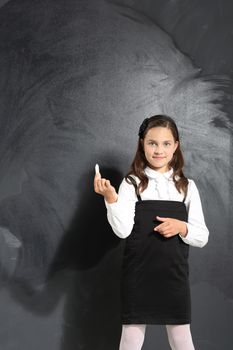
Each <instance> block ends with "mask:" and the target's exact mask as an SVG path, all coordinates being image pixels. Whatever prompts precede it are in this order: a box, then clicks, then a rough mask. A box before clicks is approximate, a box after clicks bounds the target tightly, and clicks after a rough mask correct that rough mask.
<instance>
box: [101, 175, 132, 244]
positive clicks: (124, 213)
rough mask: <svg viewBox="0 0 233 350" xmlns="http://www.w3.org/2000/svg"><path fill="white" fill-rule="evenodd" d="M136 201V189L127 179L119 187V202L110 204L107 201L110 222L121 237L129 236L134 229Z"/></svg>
mask: <svg viewBox="0 0 233 350" xmlns="http://www.w3.org/2000/svg"><path fill="white" fill-rule="evenodd" d="M136 201H137V197H136V194H135V189H134V187H133V185H130V184H128V183H127V182H126V180H125V179H124V180H123V181H122V183H121V185H120V187H119V191H118V200H117V202H115V203H111V204H109V203H107V202H106V201H105V205H106V208H107V218H108V222H109V223H110V225H111V227H112V230H113V231H114V233H115V234H116V235H117V236H118V237H120V238H126V237H128V236H129V235H130V233H131V231H132V228H133V224H134V215H135V202H136Z"/></svg>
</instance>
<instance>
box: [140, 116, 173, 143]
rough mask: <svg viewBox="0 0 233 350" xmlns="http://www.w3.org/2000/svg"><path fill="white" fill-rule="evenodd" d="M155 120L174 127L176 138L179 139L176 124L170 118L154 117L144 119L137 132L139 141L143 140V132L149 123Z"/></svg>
mask: <svg viewBox="0 0 233 350" xmlns="http://www.w3.org/2000/svg"><path fill="white" fill-rule="evenodd" d="M155 119H158V120H159V119H161V120H163V121H167V122H170V123H171V124H172V125H174V128H175V130H176V133H177V137H178V139H179V132H178V129H177V126H176V123H175V122H174V120H173V119H172V118H171V117H168V116H167V115H155V116H153V117H150V118H146V119H144V120H143V122H142V124H141V126H140V128H139V131H138V136H139V137H140V139H142V138H143V136H144V132H145V130H146V129H147V127H148V124H149V122H150V121H152V120H155Z"/></svg>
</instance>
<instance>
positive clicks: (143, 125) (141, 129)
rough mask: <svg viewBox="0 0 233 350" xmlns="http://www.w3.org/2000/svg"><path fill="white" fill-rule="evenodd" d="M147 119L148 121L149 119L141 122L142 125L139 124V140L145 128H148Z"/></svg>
mask: <svg viewBox="0 0 233 350" xmlns="http://www.w3.org/2000/svg"><path fill="white" fill-rule="evenodd" d="M149 119H150V118H146V119H144V120H143V122H142V124H141V126H140V128H139V131H138V136H139V137H140V139H142V138H143V134H144V132H145V130H146V128H147V127H148V124H149Z"/></svg>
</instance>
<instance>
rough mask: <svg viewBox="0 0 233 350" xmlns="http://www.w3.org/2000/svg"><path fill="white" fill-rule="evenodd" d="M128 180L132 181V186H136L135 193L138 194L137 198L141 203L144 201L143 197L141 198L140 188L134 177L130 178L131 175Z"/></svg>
mask: <svg viewBox="0 0 233 350" xmlns="http://www.w3.org/2000/svg"><path fill="white" fill-rule="evenodd" d="M128 178H129V179H130V181H131V184H132V185H133V186H134V188H135V193H136V196H137V198H138V200H139V201H141V200H142V199H141V196H140V194H139V192H138V186H137V182H136V180H135V179H134V178H133V177H132V176H130V175H128Z"/></svg>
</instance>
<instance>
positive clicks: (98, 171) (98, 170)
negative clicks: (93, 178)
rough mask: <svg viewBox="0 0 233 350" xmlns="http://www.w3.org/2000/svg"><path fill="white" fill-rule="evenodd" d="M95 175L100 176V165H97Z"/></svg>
mask: <svg viewBox="0 0 233 350" xmlns="http://www.w3.org/2000/svg"><path fill="white" fill-rule="evenodd" d="M95 173H96V174H99V173H100V167H99V165H98V164H96V165H95Z"/></svg>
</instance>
